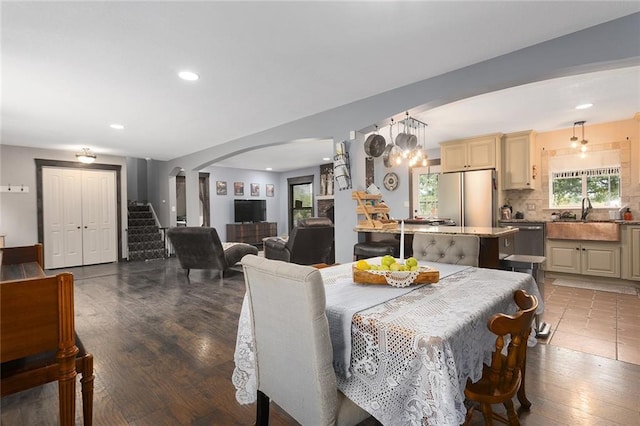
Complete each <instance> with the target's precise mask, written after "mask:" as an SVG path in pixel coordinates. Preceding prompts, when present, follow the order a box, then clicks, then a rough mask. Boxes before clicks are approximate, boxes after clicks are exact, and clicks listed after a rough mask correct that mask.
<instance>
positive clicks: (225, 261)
mask: <svg viewBox="0 0 640 426" xmlns="http://www.w3.org/2000/svg"><path fill="white" fill-rule="evenodd" d="M167 236H168V237H169V240H170V241H171V244H172V245H173V249H174V250H175V252H176V256H177V257H178V261H180V266H182V268H183V269H184V270H185V272H186V273H187V277H188V276H189V272H190V270H191V269H217V270H218V271H220V278H222V275H223V273H224V271H225V270H227V269H228V268H229V267H230V266H233V265H235V264H236V263H238V262H239V261H240V259H242V257H243V256H245V255H247V254H258V249H257V248H256V247H255V246H252V245H250V244H244V243H224V244H223V243H221V242H220V237H219V236H218V232H217V231H216V229H215V228H206V227H195V226H191V227H190V226H186V227H185V226H180V227H177V228H171V229H169V231H168V232H167Z"/></svg>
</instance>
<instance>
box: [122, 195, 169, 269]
mask: <svg viewBox="0 0 640 426" xmlns="http://www.w3.org/2000/svg"><path fill="white" fill-rule="evenodd" d="M128 210H129V214H128V234H129V238H128V240H129V260H130V261H131V260H149V259H162V258H164V257H166V253H165V249H164V241H163V239H162V234H160V230H159V228H158V225H157V223H156V220H155V218H154V217H153V211H152V210H151V208H150V207H149V205H139V204H129V206H128Z"/></svg>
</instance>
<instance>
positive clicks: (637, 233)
mask: <svg viewBox="0 0 640 426" xmlns="http://www.w3.org/2000/svg"><path fill="white" fill-rule="evenodd" d="M621 237H622V278H624V279H627V280H634V281H640V225H623V227H622V232H621Z"/></svg>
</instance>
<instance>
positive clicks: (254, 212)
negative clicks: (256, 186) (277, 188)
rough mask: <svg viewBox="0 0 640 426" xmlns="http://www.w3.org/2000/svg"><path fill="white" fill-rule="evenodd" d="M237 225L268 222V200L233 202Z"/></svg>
mask: <svg viewBox="0 0 640 426" xmlns="http://www.w3.org/2000/svg"><path fill="white" fill-rule="evenodd" d="M233 216H234V221H235V222H236V223H243V222H264V221H266V220H267V200H233Z"/></svg>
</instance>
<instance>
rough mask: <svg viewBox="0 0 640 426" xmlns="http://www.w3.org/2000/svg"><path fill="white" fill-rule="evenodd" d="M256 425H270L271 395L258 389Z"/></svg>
mask: <svg viewBox="0 0 640 426" xmlns="http://www.w3.org/2000/svg"><path fill="white" fill-rule="evenodd" d="M256 405H257V406H256V426H269V397H268V396H267V395H265V394H264V393H263V392H261V391H258V401H257V404H256Z"/></svg>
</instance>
